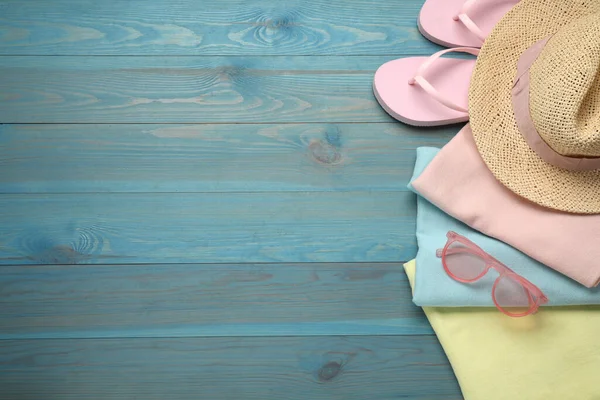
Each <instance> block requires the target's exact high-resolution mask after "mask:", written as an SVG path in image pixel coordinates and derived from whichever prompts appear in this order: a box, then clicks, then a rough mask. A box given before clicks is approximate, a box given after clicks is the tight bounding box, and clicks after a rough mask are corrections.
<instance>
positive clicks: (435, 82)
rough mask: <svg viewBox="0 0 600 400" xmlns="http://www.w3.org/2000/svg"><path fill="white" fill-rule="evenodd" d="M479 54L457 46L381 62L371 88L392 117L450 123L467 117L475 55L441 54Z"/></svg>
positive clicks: (408, 121) (423, 123)
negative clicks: (450, 53)
mask: <svg viewBox="0 0 600 400" xmlns="http://www.w3.org/2000/svg"><path fill="white" fill-rule="evenodd" d="M453 51H455V52H462V53H469V54H473V55H475V56H476V55H478V54H479V49H474V48H470V47H459V48H455V49H448V50H442V51H439V52H437V53H435V54H434V55H432V56H431V57H409V58H400V59H398V60H393V61H389V62H387V63H385V64H383V65H382V66H381V67H379V69H378V70H377V72H375V78H374V79H373V92H374V93H375V97H376V98H377V101H378V102H379V104H380V105H381V107H383V109H384V110H385V111H386V112H387V113H388V114H390V115H391V116H392V117H394V118H396V119H397V120H399V121H402V122H404V123H405V124H409V125H414V126H438V125H449V124H454V123H458V122H465V121H468V120H469V112H468V109H467V103H468V97H469V94H468V92H469V83H470V81H471V75H472V73H473V68H474V67H475V60H474V59H458V58H440V57H441V56H442V55H444V54H446V53H449V52H453Z"/></svg>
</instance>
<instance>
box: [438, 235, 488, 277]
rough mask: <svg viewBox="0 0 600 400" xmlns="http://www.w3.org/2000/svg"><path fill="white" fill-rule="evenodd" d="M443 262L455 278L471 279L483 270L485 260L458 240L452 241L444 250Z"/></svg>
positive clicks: (478, 275) (479, 274)
mask: <svg viewBox="0 0 600 400" xmlns="http://www.w3.org/2000/svg"><path fill="white" fill-rule="evenodd" d="M444 262H445V264H446V268H447V269H448V271H449V272H450V274H452V275H453V276H454V277H455V278H459V279H463V280H466V281H472V280H475V279H477V278H479V277H480V276H481V274H483V272H484V271H485V261H484V260H483V259H482V258H481V257H479V256H478V255H477V254H475V253H474V252H473V251H472V250H471V249H469V248H468V247H467V246H465V245H464V244H462V243H460V242H452V243H450V246H448V249H447V250H446V253H445V257H444Z"/></svg>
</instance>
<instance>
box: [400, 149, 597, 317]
mask: <svg viewBox="0 0 600 400" xmlns="http://www.w3.org/2000/svg"><path fill="white" fill-rule="evenodd" d="M438 152H439V149H437V148H432V147H419V148H418V149H417V162H416V164H415V169H414V174H413V177H412V179H411V182H412V181H413V180H415V179H416V178H417V177H418V176H419V175H421V173H422V172H423V170H424V169H425V167H426V166H427V165H428V164H429V163H430V162H431V160H432V159H433V158H434V157H435V155H436V154H437V153H438ZM408 187H409V189H411V190H412V191H413V192H415V193H417V191H416V190H415V189H414V188H413V187H412V185H411V184H409V185H408ZM417 195H418V193H417ZM448 231H455V232H457V233H459V234H461V235H463V236H465V237H467V238H469V239H470V240H472V241H473V242H475V244H477V245H478V246H479V247H481V248H482V249H483V250H485V251H486V252H488V253H489V254H491V255H492V256H494V257H495V258H497V259H498V260H500V261H502V262H503V263H504V264H505V265H507V266H508V267H509V268H511V269H512V270H513V271H515V272H516V273H518V274H519V275H521V276H523V277H525V278H526V279H528V280H529V281H531V282H532V283H533V284H534V285H536V286H537V287H539V288H540V289H541V290H542V292H544V294H545V295H546V296H547V297H548V300H549V301H548V304H546V306H565V305H583V304H600V287H596V288H592V289H589V288H586V287H585V286H582V285H580V284H578V283H577V282H575V281H573V280H571V279H570V278H567V277H566V276H564V275H562V274H560V273H558V272H556V271H555V270H553V269H551V268H549V267H546V266H545V265H543V264H541V263H539V262H537V261H535V260H533V259H532V258H530V257H529V256H527V255H525V254H523V253H521V252H520V251H519V250H516V249H514V248H513V247H511V246H509V245H507V244H506V243H503V242H501V241H499V240H496V239H493V238H490V237H489V236H486V235H484V234H482V233H480V232H477V231H476V230H474V229H472V228H470V227H469V226H467V225H465V224H463V223H462V222H460V221H458V220H456V219H454V218H452V217H451V216H449V215H448V214H446V213H444V212H443V211H442V210H440V209H439V208H437V207H436V206H434V205H433V204H431V203H430V202H428V201H427V200H426V199H424V198H423V197H421V196H420V195H419V196H417V243H418V245H419V251H418V253H417V258H416V260H417V269H416V270H417V272H416V278H415V279H416V287H415V290H414V294H413V302H414V303H415V304H417V305H419V306H444V307H462V306H491V307H493V306H494V303H493V302H492V285H493V284H494V281H495V280H496V278H497V277H498V273H497V272H496V271H495V270H490V271H489V272H488V273H487V275H486V276H484V277H483V278H482V279H481V280H479V281H477V282H475V283H460V282H457V281H455V280H453V279H452V278H450V277H449V276H448V275H447V274H446V272H445V271H444V268H443V267H442V262H441V259H439V258H438V257H436V255H435V251H436V249H439V248H442V247H444V245H445V244H446V233H447V232H448Z"/></svg>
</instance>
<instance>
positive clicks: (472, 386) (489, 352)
mask: <svg viewBox="0 0 600 400" xmlns="http://www.w3.org/2000/svg"><path fill="white" fill-rule="evenodd" d="M404 269H405V270H406V274H407V275H408V279H409V281H410V284H411V286H412V287H413V289H414V287H415V280H414V277H415V269H416V265H415V261H414V260H413V261H410V262H409V263H407V264H405V265H404ZM417 284H419V282H417ZM421 284H423V283H422V282H421ZM490 290H491V289H490ZM423 310H424V311H425V314H426V315H427V318H428V319H429V322H430V323H431V326H432V327H433V329H434V330H435V333H436V334H437V336H438V339H439V340H440V343H441V344H442V346H443V348H444V351H445V352H446V355H447V356H448V359H449V360H450V364H452V368H453V369H454V373H455V374H456V377H457V379H458V382H459V384H460V387H461V389H462V392H463V396H464V398H465V400H538V399H539V400H554V399H556V400H568V399H573V400H598V399H600V306H573V307H545V308H543V309H541V310H540V311H539V312H538V313H537V314H535V315H531V316H528V317H524V318H510V317H508V316H506V315H504V314H502V313H501V312H500V311H498V310H497V309H495V308H450V307H424V308H423Z"/></svg>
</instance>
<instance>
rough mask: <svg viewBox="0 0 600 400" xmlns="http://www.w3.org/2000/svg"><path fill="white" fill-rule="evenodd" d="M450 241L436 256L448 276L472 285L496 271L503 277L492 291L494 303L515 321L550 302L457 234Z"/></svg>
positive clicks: (520, 278) (453, 234)
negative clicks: (514, 318) (516, 318)
mask: <svg viewBox="0 0 600 400" xmlns="http://www.w3.org/2000/svg"><path fill="white" fill-rule="evenodd" d="M446 237H447V238H448V241H447V242H446V246H444V248H443V249H438V250H437V252H436V255H437V256H438V257H440V258H441V259H442V265H443V266H444V270H445V271H446V273H447V274H448V275H449V276H450V277H451V278H452V279H454V280H456V281H458V282H463V283H472V282H475V281H477V280H479V279H481V278H482V277H483V276H484V275H485V274H487V272H488V271H489V270H490V269H491V268H493V269H495V270H496V271H497V272H498V274H499V276H498V278H497V279H496V281H495V282H494V286H493V287H492V300H493V301H494V304H495V305H496V308H498V310H500V311H502V312H503V313H504V314H506V315H508V316H511V317H524V316H526V315H530V314H534V313H535V312H537V310H538V308H539V307H540V306H541V305H542V304H546V303H547V302H548V298H547V297H546V296H545V295H544V293H542V291H541V290H540V289H539V288H538V287H537V286H535V285H534V284H533V283H531V282H529V281H528V280H527V279H525V278H523V277H522V276H521V275H519V274H517V273H516V272H514V271H513V270H512V269H510V268H508V267H507V266H506V265H504V264H502V263H501V262H500V261H498V260H496V259H495V258H494V257H492V256H491V255H489V254H488V253H486V252H485V251H483V250H482V249H481V248H480V247H479V246H477V245H476V244H475V243H473V242H471V241H470V240H469V239H467V238H466V237H464V236H461V235H459V234H458V233H456V232H452V231H450V232H448V233H447V234H446Z"/></svg>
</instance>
